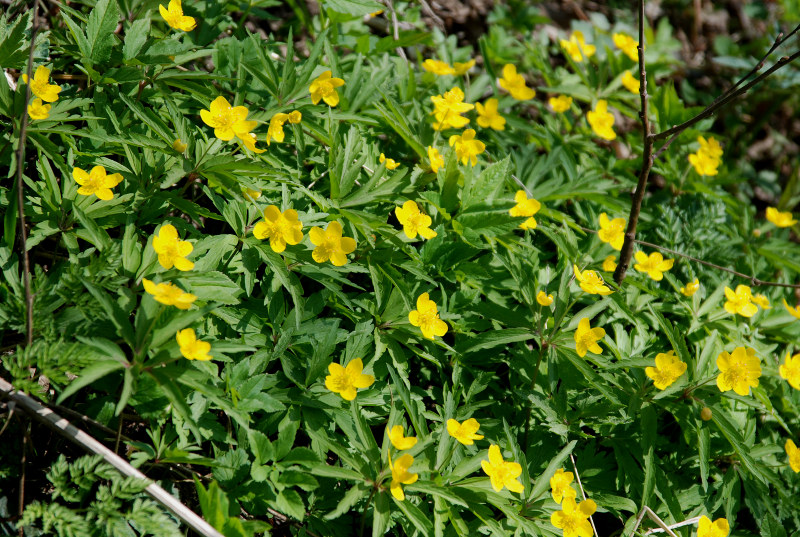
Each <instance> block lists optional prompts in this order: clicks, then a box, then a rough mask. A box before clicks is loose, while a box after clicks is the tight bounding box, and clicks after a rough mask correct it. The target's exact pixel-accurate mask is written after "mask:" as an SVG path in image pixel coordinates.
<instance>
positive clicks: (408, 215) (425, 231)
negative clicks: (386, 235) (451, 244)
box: [394, 200, 437, 239]
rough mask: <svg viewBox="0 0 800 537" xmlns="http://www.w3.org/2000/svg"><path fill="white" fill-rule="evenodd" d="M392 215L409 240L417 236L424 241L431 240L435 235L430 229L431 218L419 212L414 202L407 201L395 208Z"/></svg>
mask: <svg viewBox="0 0 800 537" xmlns="http://www.w3.org/2000/svg"><path fill="white" fill-rule="evenodd" d="M394 214H395V216H397V220H399V221H400V224H401V225H402V226H403V233H405V234H406V237H408V238H409V239H414V238H416V237H417V234H419V235H420V236H422V238H424V239H432V238H434V237H435V236H436V235H437V233H436V232H435V231H433V230H432V229H431V217H430V216H428V215H427V214H423V213H422V212H420V210H419V207H418V206H417V202H416V201H413V200H408V201H407V202H405V203H404V204H403V206H402V207H395V209H394Z"/></svg>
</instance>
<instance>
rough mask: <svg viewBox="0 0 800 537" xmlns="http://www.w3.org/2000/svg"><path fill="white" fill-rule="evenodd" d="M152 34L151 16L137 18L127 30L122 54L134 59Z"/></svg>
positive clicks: (127, 58) (126, 57)
mask: <svg viewBox="0 0 800 537" xmlns="http://www.w3.org/2000/svg"><path fill="white" fill-rule="evenodd" d="M149 34H150V17H142V18H137V19H136V20H135V21H133V23H132V24H131V25H130V26H129V27H128V30H127V31H126V32H125V43H123V45H122V56H123V57H124V58H125V59H126V60H132V59H134V58H136V56H138V54H139V53H140V52H141V51H142V49H143V48H144V45H145V43H146V42H147V36H148V35H149Z"/></svg>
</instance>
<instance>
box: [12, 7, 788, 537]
mask: <svg viewBox="0 0 800 537" xmlns="http://www.w3.org/2000/svg"><path fill="white" fill-rule="evenodd" d="M275 4H278V3H277V2H271V1H269V0H259V1H253V2H249V3H248V4H246V6H247V11H246V13H244V14H243V13H240V12H239V10H240V9H241V7H242V6H241V5H240V3H235V2H224V1H216V0H214V1H212V0H197V1H189V2H185V3H184V4H181V2H180V1H179V0H171V1H170V2H169V3H166V2H165V3H163V4H161V5H159V4H158V2H152V1H142V0H119V1H117V0H98V1H97V2H71V3H69V4H67V3H63V4H59V7H58V9H57V10H54V11H51V12H49V13H47V14H46V15H44V14H42V17H43V18H44V17H46V18H45V19H44V20H42V18H40V20H39V22H40V26H41V28H40V29H39V31H38V33H37V34H36V38H35V40H36V42H35V43H33V44H31V42H30V39H31V35H32V25H33V13H32V11H31V10H27V11H24V8H23V7H22V6H19V5H17V6H15V7H13V8H9V11H8V12H6V13H5V14H3V15H2V16H0V63H2V66H3V67H4V68H6V69H7V73H9V74H10V80H9V82H8V83H6V82H5V80H4V81H2V82H0V122H2V125H3V129H2V133H0V164H1V165H2V169H3V171H4V172H5V173H4V177H6V178H5V179H2V180H0V208H2V212H3V237H2V242H1V243H0V270H2V274H3V278H2V280H0V330H2V331H1V332H0V335H2V344H3V348H4V351H3V355H2V356H0V359H2V365H3V368H2V372H3V376H4V377H6V378H11V379H13V383H14V385H15V386H16V387H17V388H20V389H23V390H25V391H28V392H29V393H32V394H34V395H36V396H37V397H39V398H41V399H42V400H44V401H46V402H50V403H55V402H57V403H59V404H61V405H64V406H67V407H69V408H71V409H73V410H74V411H77V412H80V413H82V414H86V415H88V416H89V417H91V418H93V419H94V420H97V421H99V422H101V423H103V424H105V425H107V426H108V427H111V428H112V430H117V427H118V426H119V430H120V432H121V433H124V435H125V437H124V438H123V442H122V445H123V447H124V446H127V453H126V455H127V457H128V459H129V460H130V461H131V462H132V463H133V464H134V465H135V466H137V467H140V468H141V469H143V470H144V471H146V472H147V474H148V475H149V476H152V477H153V478H156V479H159V480H160V481H161V482H162V484H165V488H167V489H168V490H170V491H171V492H173V493H174V494H176V495H177V496H179V497H180V498H181V500H182V501H184V503H186V504H187V505H189V506H190V507H192V508H194V509H196V510H197V511H198V512H201V513H202V515H203V516H204V517H205V518H206V520H208V521H209V523H211V524H212V526H214V527H215V528H216V529H218V530H219V531H221V532H222V533H224V535H226V536H228V537H233V536H237V537H239V536H250V535H255V534H262V533H264V532H270V531H280V532H281V533H279V534H280V535H288V534H296V535H305V534H311V535H367V534H370V533H371V534H372V535H373V536H376V537H377V536H381V535H384V534H392V535H415V534H416V535H426V536H427V535H437V536H454V535H461V536H463V535H475V534H492V535H543V536H550V535H556V536H561V535H564V536H565V537H574V536H578V535H580V536H582V537H587V536H591V535H593V534H594V533H595V532H597V533H598V534H599V535H612V534H615V532H617V533H616V534H619V532H620V531H624V534H625V535H629V534H630V532H631V531H632V530H633V527H634V524H635V521H636V515H637V514H638V512H639V511H640V510H641V509H642V508H643V507H644V506H648V507H650V508H651V509H652V510H653V511H655V512H656V513H657V514H658V516H659V517H661V518H662V519H663V520H664V521H666V522H667V523H677V522H681V521H684V520H686V519H690V518H692V517H700V518H699V522H698V524H697V526H696V527H695V525H693V524H690V525H685V526H682V527H680V528H677V529H675V530H674V531H675V532H676V533H677V534H679V535H682V536H683V537H688V536H690V535H692V536H693V535H698V536H699V537H713V536H723V537H724V536H725V535H727V534H728V531H729V529H731V528H732V531H733V532H734V533H733V534H735V535H759V534H760V535H769V536H773V535H774V536H781V535H790V534H794V533H793V532H797V531H798V530H800V519H799V517H798V511H797V510H796V509H795V501H794V500H793V499H792V498H793V497H794V496H795V495H796V493H797V490H798V489H797V474H796V472H798V471H800V452H799V451H798V448H797V447H796V445H795V440H796V434H797V432H798V430H800V421H798V415H797V413H798V409H800V396H798V389H800V354H798V353H800V348H799V347H798V344H797V342H798V341H800V320H798V319H800V309H799V308H798V307H796V306H797V296H796V295H793V294H792V292H791V290H789V289H787V288H785V287H780V286H764V287H759V288H755V287H753V286H752V285H750V282H749V281H748V280H744V279H741V278H738V277H735V276H733V275H731V274H730V273H727V272H723V271H720V270H718V269H716V268H713V267H709V266H706V265H703V264H699V263H696V262H694V261H692V260H690V259H688V258H686V257H683V256H676V255H674V254H671V253H669V252H668V251H660V250H659V249H658V247H664V248H668V249H670V250H673V251H677V252H682V253H683V254H686V255H689V256H694V257H697V258H700V259H703V260H705V261H708V262H710V263H714V264H717V265H720V266H722V267H726V268H729V269H733V270H737V271H739V272H742V273H745V274H748V275H751V276H752V277H753V278H758V279H760V280H765V281H766V280H770V281H775V282H778V283H783V284H793V283H797V282H798V279H797V275H798V274H800V263H798V259H800V247H798V245H797V243H796V242H794V241H793V240H792V239H794V238H796V236H794V235H792V234H791V233H792V232H793V231H796V230H797V222H796V221H795V220H794V218H793V217H792V213H791V208H792V207H793V206H795V205H796V204H797V202H798V193H797V192H796V190H797V188H796V182H794V183H791V184H792V185H794V186H792V187H791V188H789V189H787V191H786V192H785V194H784V195H783V196H781V197H780V199H779V201H777V202H776V203H775V204H774V206H771V207H770V208H769V209H767V211H766V213H765V214H762V213H760V212H758V213H757V211H756V209H755V208H754V207H753V206H752V205H751V203H750V200H749V198H748V196H747V194H748V191H749V188H750V187H746V186H745V187H742V188H739V187H738V186H737V182H739V181H740V175H739V174H740V171H739V169H740V168H739V166H738V164H737V162H739V159H741V158H742V155H741V154H740V153H738V152H736V151H734V150H731V149H729V148H732V147H738V146H737V143H736V140H734V139H729V138H727V137H726V133H725V132H712V131H711V129H712V126H713V119H706V120H703V121H701V122H699V123H697V124H696V125H695V126H694V127H693V128H690V129H687V130H686V131H685V132H684V133H683V134H682V135H681V136H680V137H679V138H678V139H677V141H675V143H673V144H672V145H671V147H670V148H669V150H668V151H666V152H665V153H664V154H663V155H660V156H659V158H658V159H657V160H656V161H655V165H654V168H653V173H654V174H655V175H657V176H658V177H660V178H661V180H660V184H659V185H658V186H656V187H652V188H651V191H650V192H649V193H648V195H647V196H646V198H645V201H644V205H643V209H642V213H641V215H640V225H639V229H638V233H637V238H638V239H641V240H643V241H647V242H650V243H653V244H654V245H655V246H646V245H638V246H637V251H636V253H635V256H634V261H632V264H633V270H632V271H631V272H630V273H629V274H628V276H627V278H626V279H625V280H624V281H623V283H622V284H621V285H620V286H617V285H615V284H614V283H613V281H612V279H611V275H612V273H613V271H614V269H615V268H616V266H617V260H618V253H617V252H618V251H619V250H620V249H621V248H622V243H623V239H624V233H625V227H626V223H627V217H628V211H629V209H630V201H629V193H630V192H631V190H632V189H633V188H634V187H635V185H636V179H637V174H638V170H639V168H640V167H641V152H642V139H641V131H640V130H639V129H640V127H638V123H637V114H638V111H639V94H638V92H639V89H640V88H639V80H638V76H639V74H638V63H637V61H638V54H639V53H640V51H641V48H637V45H638V42H637V38H636V37H635V35H634V32H633V27H632V26H631V24H632V23H633V22H634V20H633V18H632V17H631V18H629V19H626V18H621V19H620V20H619V21H617V22H613V21H609V20H607V19H605V18H604V17H602V16H598V17H595V18H593V19H592V22H591V23H589V22H586V21H580V22H579V21H576V22H574V23H573V24H572V27H571V28H570V29H567V30H560V31H559V35H558V36H552V35H548V34H547V32H543V31H542V32H539V31H536V32H530V31H528V32H525V33H519V32H517V31H516V29H515V28H516V25H518V24H520V20H518V19H515V18H514V16H513V15H512V14H510V13H509V12H508V11H507V10H506V9H505V8H503V7H502V6H501V7H498V8H497V9H496V10H495V12H494V13H493V15H492V17H493V19H492V20H493V22H494V25H493V26H492V27H491V28H490V29H489V31H488V33H487V34H486V35H485V36H483V37H482V38H481V39H480V41H479V44H478V47H477V48H471V47H466V46H464V47H462V46H458V43H457V40H456V39H455V37H453V36H449V37H448V36H445V35H443V34H442V33H441V32H440V31H439V30H433V31H430V30H429V29H428V28H426V26H425V25H424V24H423V21H422V18H421V17H422V11H421V8H420V7H419V6H417V5H416V4H408V3H403V2H397V3H395V4H394V7H393V9H396V10H397V13H393V12H391V10H389V8H387V7H386V6H382V5H381V4H378V3H376V2H374V1H372V0H326V1H323V2H322V3H321V4H322V5H321V10H320V12H319V13H318V14H312V13H310V12H309V11H308V10H307V9H306V7H305V3H303V2H289V4H290V5H291V6H292V8H291V9H293V10H294V13H295V16H296V20H295V22H294V24H293V25H292V26H290V29H289V30H288V31H287V32H285V33H279V34H278V35H273V34H265V33H263V32H258V33H257V32H254V31H252V30H253V29H254V27H253V26H251V25H250V24H249V22H245V21H253V20H255V21H258V20H269V19H271V18H273V16H274V15H273V14H271V12H270V11H269V9H270V8H274V7H275ZM382 9H383V10H386V11H387V12H385V13H380V11H381V10H382ZM22 11H24V12H22ZM12 13H14V14H12ZM526 13H527V12H526ZM248 15H249V16H250V19H248V18H247V16H248ZM526 16H527V17H528V19H526V20H530V14H528V15H526ZM628 16H630V15H629V14H628ZM396 17H397V18H399V19H400V22H402V24H401V25H399V26H398V27H397V30H396V31H397V35H391V34H392V33H393V32H394V31H395V27H393V20H394V19H395V18H396ZM546 22H547V21H546V20H544V19H543V18H541V17H538V16H537V17H533V19H532V22H531V24H544V23H546ZM649 24H652V26H649V25H648V27H647V28H646V43H647V46H646V51H645V54H646V60H647V66H648V75H649V76H648V77H647V81H648V88H647V90H648V92H649V94H650V96H651V101H650V113H651V118H650V119H651V123H652V125H653V128H654V129H655V130H656V132H661V131H664V130H666V129H668V128H670V127H672V126H673V125H677V124H679V123H681V122H683V121H685V120H687V119H689V118H691V117H693V116H694V115H695V114H696V113H697V112H698V111H699V110H700V109H701V107H700V106H698V105H700V104H702V103H698V102H694V101H692V99H690V98H687V99H686V101H684V100H682V98H681V96H683V95H694V94H695V93H696V92H693V91H692V88H691V87H690V86H688V83H687V85H686V87H683V88H681V92H680V93H679V92H678V91H677V90H676V87H675V86H674V84H673V82H672V76H673V75H674V74H675V73H676V72H677V71H678V70H679V69H680V65H679V62H678V61H677V59H676V53H677V49H678V47H679V46H680V45H679V43H678V42H677V41H676V40H675V39H674V37H673V28H672V27H671V26H670V24H669V22H668V21H667V19H666V18H661V19H659V20H657V21H649ZM371 28H378V30H375V31H374V32H373V30H371ZM380 28H383V31H385V32H388V33H389V34H390V35H385V34H381V33H380V31H381V30H380ZM551 28H552V27H551ZM375 32H378V33H377V34H376V33H375ZM31 47H33V65H32V66H31V70H30V73H31V76H30V77H28V75H27V74H24V73H27V70H28V65H27V58H28V51H29V49H30V48H31ZM398 47H404V50H405V54H406V55H408V56H409V58H408V59H406V58H404V57H403V56H401V55H400V54H398V52H397V50H396V49H397V48H398ZM787 72H788V73H790V74H794V73H795V72H794V71H787ZM782 73H783V71H781V72H780V73H778V74H776V75H775V77H774V78H771V79H770V80H768V81H767V82H766V83H765V84H766V87H770V84H773V85H781V84H785V83H786V78H785V77H789V76H790V75H784V74H782ZM795 76H796V74H795ZM795 80H796V79H795ZM28 90H30V92H31V95H30V100H29V101H27V100H26V92H27V91H28ZM693 105H695V106H693ZM25 114H28V118H29V123H28V125H27V148H26V149H27V152H26V158H25V161H24V162H17V153H16V148H17V146H18V144H19V140H20V137H21V134H22V132H21V131H22V128H21V120H22V118H23V117H24V115H25ZM18 166H23V167H24V174H23V177H22V179H23V196H24V200H25V204H24V207H23V208H22V210H23V211H24V215H25V218H26V223H27V226H28V229H29V233H28V238H27V244H26V246H27V249H28V255H29V256H30V258H31V263H32V266H33V270H32V274H31V282H32V283H31V286H32V292H33V297H34V299H33V326H34V340H35V342H34V343H33V344H32V345H29V346H26V345H24V343H23V341H24V334H25V325H26V305H25V300H26V293H25V288H24V284H23V279H22V260H21V251H22V247H21V244H20V240H19V238H18V237H17V234H16V230H17V228H18V217H19V216H18V215H19V211H18V209H19V208H18V207H17V203H16V198H17V190H16V188H17V187H16V186H15V182H14V175H15V173H16V171H17V167H18ZM793 173H795V174H796V173H797V168H796V167H795V168H794V169H793ZM777 179H778V177H777V175H774V176H773V181H774V182H775V184H776V185H779V184H780V183H779V182H778V181H777ZM776 188H778V187H774V188H773V190H775V189H776ZM792 189H794V191H792ZM775 199H776V200H777V199H778V197H777V196H776V197H775ZM40 375H41V376H43V378H46V380H47V382H46V383H45V382H42V379H40V378H39V376H40ZM120 420H122V423H120ZM0 434H2V433H0ZM33 444H34V445H35V444H36V439H35V438H34V439H33ZM123 451H124V450H123ZM5 464H7V463H5V462H4V466H3V467H5ZM48 464H51V467H50V469H49V472H48V474H47V480H48V481H49V483H50V484H51V487H52V489H51V490H49V491H36V490H31V489H30V487H29V489H28V491H27V494H28V497H29V498H31V499H35V501H31V503H29V504H28V505H27V507H26V508H25V511H24V515H23V517H22V519H21V521H20V522H19V523H20V526H21V527H25V528H26V531H27V532H29V534H30V535H38V533H36V531H37V529H38V530H41V531H43V532H50V533H54V534H57V535H177V534H181V531H180V530H179V527H178V523H177V521H176V520H174V519H172V518H171V515H168V514H166V512H163V511H160V510H159V508H158V507H157V505H156V504H155V503H154V502H153V501H151V500H149V499H147V498H146V496H144V495H143V494H142V490H143V485H142V483H141V482H138V481H134V480H130V479H123V478H122V477H120V476H119V475H117V474H116V473H115V472H114V471H113V470H112V469H111V468H110V467H107V466H106V465H105V464H104V463H101V462H100V461H99V460H98V459H96V458H92V457H83V458H78V459H73V460H72V461H71V462H68V461H67V460H66V459H65V458H63V456H62V457H61V458H59V459H58V460H56V461H50V463H48ZM187 476H189V477H187ZM10 477H15V478H16V475H12V474H2V473H0V479H4V480H5V481H3V483H7V484H8V485H9V486H10V487H13V486H15V485H16V481H12V480H11V479H10ZM578 479H580V481H579V480H578ZM177 481H181V482H186V481H188V482H189V489H190V490H187V488H186V487H184V486H181V487H178V486H174V487H173V486H170V485H169V483H171V482H172V483H174V482H177ZM192 482H193V484H192ZM183 484H184V485H185V483H183ZM0 490H2V491H3V492H0V495H5V494H6V492H5V491H6V490H10V489H9V488H7V487H6V486H5V485H4V486H3V487H2V488H1V489H0ZM51 493H52V497H51V498H49V499H47V498H46V497H45V494H47V495H49V494H51ZM637 531H639V532H643V531H644V529H642V528H640V529H639V530H637Z"/></svg>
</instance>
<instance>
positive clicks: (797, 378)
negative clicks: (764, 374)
mask: <svg viewBox="0 0 800 537" xmlns="http://www.w3.org/2000/svg"><path fill="white" fill-rule="evenodd" d="M790 354H791V353H789V352H787V353H786V358H784V359H783V364H781V366H780V367H778V373H780V375H781V378H782V379H785V380H787V381H789V385H790V386H791V387H792V388H794V389H795V390H800V354H795V355H794V356H791V355H790Z"/></svg>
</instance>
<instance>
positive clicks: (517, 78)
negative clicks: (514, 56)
mask: <svg viewBox="0 0 800 537" xmlns="http://www.w3.org/2000/svg"><path fill="white" fill-rule="evenodd" d="M497 85H498V86H500V87H501V88H503V89H504V90H506V91H507V92H508V93H510V94H511V96H512V97H513V98H515V99H516V100H518V101H527V100H528V99H533V98H534V97H536V91H534V90H532V89H531V88H529V87H527V86H526V85H525V79H524V78H523V77H522V75H519V74H517V68H516V67H515V66H514V65H512V64H510V63H507V64H506V65H505V66H503V78H500V79H498V80H497Z"/></svg>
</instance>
